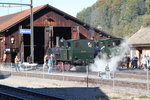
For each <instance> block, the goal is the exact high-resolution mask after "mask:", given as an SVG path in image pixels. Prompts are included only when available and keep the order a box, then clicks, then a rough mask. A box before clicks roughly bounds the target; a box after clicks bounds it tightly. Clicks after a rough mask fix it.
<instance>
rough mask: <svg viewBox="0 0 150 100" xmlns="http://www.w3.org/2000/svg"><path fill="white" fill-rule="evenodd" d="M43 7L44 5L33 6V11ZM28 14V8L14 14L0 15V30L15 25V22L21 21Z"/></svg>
mask: <svg viewBox="0 0 150 100" xmlns="http://www.w3.org/2000/svg"><path fill="white" fill-rule="evenodd" d="M45 7H46V5H42V6H38V7H35V8H33V12H34V13H35V12H37V11H39V10H41V9H42V8H45ZM29 16H30V9H28V10H24V11H22V12H17V13H14V14H10V15H6V16H1V17H0V32H3V31H4V30H7V29H8V28H10V27H11V26H13V25H16V24H17V23H19V22H21V21H22V20H23V19H25V18H28V17H29Z"/></svg>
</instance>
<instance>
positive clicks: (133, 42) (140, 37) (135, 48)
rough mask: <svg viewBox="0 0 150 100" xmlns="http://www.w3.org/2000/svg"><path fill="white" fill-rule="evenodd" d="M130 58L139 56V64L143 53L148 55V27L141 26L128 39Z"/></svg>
mask: <svg viewBox="0 0 150 100" xmlns="http://www.w3.org/2000/svg"><path fill="white" fill-rule="evenodd" d="M128 44H129V47H130V48H131V50H130V55H131V58H132V57H133V56H134V55H136V56H137V57H138V58H139V64H140V63H141V58H142V56H143V55H148V56H150V27H147V28H141V29H140V30H139V31H137V32H136V33H135V34H134V35H133V36H131V37H130V38H129V40H128Z"/></svg>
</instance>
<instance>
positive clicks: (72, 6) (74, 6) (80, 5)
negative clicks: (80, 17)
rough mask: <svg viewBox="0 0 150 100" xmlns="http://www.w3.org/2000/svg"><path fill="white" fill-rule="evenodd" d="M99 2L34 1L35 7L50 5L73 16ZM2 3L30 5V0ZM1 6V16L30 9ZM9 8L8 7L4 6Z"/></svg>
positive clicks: (76, 0) (6, 0)
mask: <svg viewBox="0 0 150 100" xmlns="http://www.w3.org/2000/svg"><path fill="white" fill-rule="evenodd" d="M96 1H97V0H33V6H34V7H36V6H40V5H44V4H49V5H51V6H53V7H55V8H57V9H60V10H62V11H64V12H66V13H68V14H70V15H72V16H74V17H75V16H76V14H77V13H78V12H79V11H81V10H82V9H84V8H87V7H89V6H91V5H93V4H94V3H95V2H96ZM0 3H24V4H27V3H28V4H29V3H30V0H0ZM2 6H3V5H2V4H0V16H2V15H7V14H10V13H14V12H18V11H21V10H24V9H29V7H11V8H10V7H2ZM4 6H8V5H4Z"/></svg>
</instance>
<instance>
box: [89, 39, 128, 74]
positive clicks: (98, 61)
mask: <svg viewBox="0 0 150 100" xmlns="http://www.w3.org/2000/svg"><path fill="white" fill-rule="evenodd" d="M126 40H127V39H124V41H123V42H122V43H121V45H120V46H119V47H116V48H117V50H121V51H120V53H119V55H117V56H113V55H112V57H111V59H105V58H104V57H102V58H103V59H102V58H99V57H98V56H97V57H96V58H95V62H94V64H91V65H90V70H91V71H94V72H98V71H101V72H105V67H106V66H107V65H108V66H109V69H110V71H115V70H116V69H117V67H118V63H119V61H121V60H122V58H123V57H124V56H125V53H127V52H128V50H129V47H128V45H127V41H126ZM116 52H119V51H116ZM116 52H114V53H116ZM112 54H113V52H112Z"/></svg>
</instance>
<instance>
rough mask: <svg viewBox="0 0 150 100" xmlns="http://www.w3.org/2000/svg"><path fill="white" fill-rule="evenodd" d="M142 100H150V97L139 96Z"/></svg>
mask: <svg viewBox="0 0 150 100" xmlns="http://www.w3.org/2000/svg"><path fill="white" fill-rule="evenodd" d="M139 98H140V99H150V97H148V96H146V95H144V96H139Z"/></svg>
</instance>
